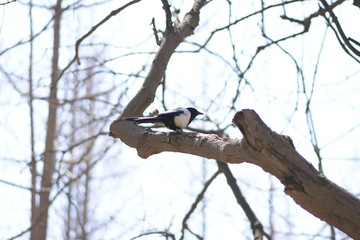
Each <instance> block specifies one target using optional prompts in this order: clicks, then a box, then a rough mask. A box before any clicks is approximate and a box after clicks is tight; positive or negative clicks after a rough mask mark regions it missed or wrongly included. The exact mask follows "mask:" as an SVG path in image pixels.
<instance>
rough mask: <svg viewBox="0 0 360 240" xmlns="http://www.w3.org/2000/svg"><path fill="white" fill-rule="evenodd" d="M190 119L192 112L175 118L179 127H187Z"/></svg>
mask: <svg viewBox="0 0 360 240" xmlns="http://www.w3.org/2000/svg"><path fill="white" fill-rule="evenodd" d="M189 121H190V112H189V113H187V114H184V115H180V116H176V117H175V118H174V123H175V126H177V127H179V128H186V127H187V126H188V124H189Z"/></svg>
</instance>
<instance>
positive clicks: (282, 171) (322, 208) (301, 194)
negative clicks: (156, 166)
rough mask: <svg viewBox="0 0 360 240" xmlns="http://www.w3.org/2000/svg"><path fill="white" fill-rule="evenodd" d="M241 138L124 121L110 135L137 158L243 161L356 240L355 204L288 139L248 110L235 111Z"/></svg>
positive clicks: (358, 210)
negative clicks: (164, 155)
mask: <svg viewBox="0 0 360 240" xmlns="http://www.w3.org/2000/svg"><path fill="white" fill-rule="evenodd" d="M233 122H234V124H235V125H236V126H237V127H238V128H239V129H240V131H241V132H242V134H243V135H244V138H243V139H242V140H238V139H229V138H221V137H218V136H216V135H215V134H200V133H183V134H179V133H173V132H156V131H153V130H151V129H143V128H141V127H138V126H136V125H133V124H131V123H128V122H126V121H123V120H117V121H115V122H113V124H112V125H111V127H110V131H111V133H112V134H113V135H114V136H116V137H119V138H120V139H121V140H122V141H123V142H124V143H125V144H127V145H129V146H131V147H134V148H136V149H137V151H138V154H139V156H140V157H142V158H148V157H150V156H151V155H153V154H157V153H161V152H164V151H172V152H181V153H189V154H193V155H197V156H200V157H204V158H209V159H216V160H218V161H221V162H227V163H242V162H248V163H252V164H256V165H258V166H260V167H261V168H262V169H263V170H264V171H266V172H269V173H271V174H272V175H274V176H275V177H277V178H278V179H279V180H280V182H281V183H282V184H283V185H284V187H285V193H286V194H288V195H289V196H290V197H292V198H293V199H294V201H295V202H296V203H297V204H299V205H300V206H301V207H302V208H304V209H305V210H307V211H308V212H310V213H312V214H313V215H315V216H316V217H318V218H320V219H322V220H323V221H326V222H327V223H329V224H330V225H333V226H335V227H337V228H338V229H340V230H341V231H343V232H345V233H346V234H348V235H349V236H350V237H353V238H354V239H360V200H359V199H357V198H356V197H355V196H354V195H352V194H351V193H349V192H347V191H346V190H344V189H342V188H341V187H339V186H337V185H336V184H334V183H333V182H331V181H330V180H329V179H327V178H325V176H323V175H322V174H320V173H319V172H318V171H317V170H316V169H315V168H314V167H313V166H312V165H311V164H310V163H309V162H308V161H306V160H305V159H304V158H303V157H302V156H301V155H300V154H299V153H298V152H297V151H296V150H295V148H294V146H293V144H292V141H291V139H290V138H289V137H287V136H283V135H279V134H277V133H275V132H273V131H272V130H271V129H270V128H269V127H268V126H266V124H265V123H264V122H263V121H262V120H261V119H260V117H259V116H258V115H257V114H256V112H255V111H253V110H242V111H240V112H238V113H236V115H235V117H234V119H233Z"/></svg>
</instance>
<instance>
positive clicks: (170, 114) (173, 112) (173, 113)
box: [158, 108, 185, 117]
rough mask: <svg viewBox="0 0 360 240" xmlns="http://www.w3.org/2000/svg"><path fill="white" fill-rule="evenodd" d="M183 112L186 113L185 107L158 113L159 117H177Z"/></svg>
mask: <svg viewBox="0 0 360 240" xmlns="http://www.w3.org/2000/svg"><path fill="white" fill-rule="evenodd" d="M183 113H185V110H184V109H182V108H177V109H173V110H169V111H165V112H162V113H160V114H159V115H158V117H176V116H179V115H180V114H183Z"/></svg>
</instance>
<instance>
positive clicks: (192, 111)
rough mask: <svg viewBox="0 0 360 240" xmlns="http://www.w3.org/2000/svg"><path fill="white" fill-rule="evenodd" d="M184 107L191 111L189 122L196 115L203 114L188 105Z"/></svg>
mask: <svg viewBox="0 0 360 240" xmlns="http://www.w3.org/2000/svg"><path fill="white" fill-rule="evenodd" d="M186 109H187V110H189V112H190V113H191V117H190V122H191V121H192V120H194V118H195V117H196V116H198V115H203V113H202V112H199V111H198V110H196V109H195V108H193V107H188V108H186Z"/></svg>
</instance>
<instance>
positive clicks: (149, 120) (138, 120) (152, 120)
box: [124, 117, 161, 123]
mask: <svg viewBox="0 0 360 240" xmlns="http://www.w3.org/2000/svg"><path fill="white" fill-rule="evenodd" d="M124 119H125V120H127V121H131V122H135V123H157V122H161V119H160V118H159V117H126V118H124Z"/></svg>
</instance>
